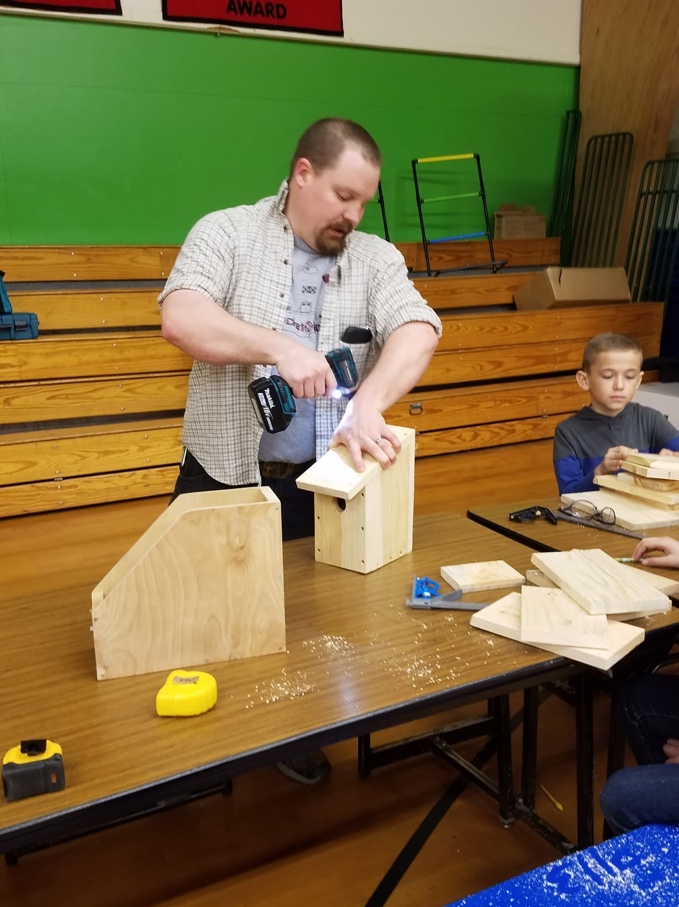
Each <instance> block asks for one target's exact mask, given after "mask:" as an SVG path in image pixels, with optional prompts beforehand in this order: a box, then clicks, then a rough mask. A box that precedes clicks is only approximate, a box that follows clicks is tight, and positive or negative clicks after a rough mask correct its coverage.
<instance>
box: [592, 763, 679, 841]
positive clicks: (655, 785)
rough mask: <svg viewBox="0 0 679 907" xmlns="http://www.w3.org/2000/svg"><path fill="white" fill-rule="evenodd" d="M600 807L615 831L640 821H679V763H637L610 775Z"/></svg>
mask: <svg viewBox="0 0 679 907" xmlns="http://www.w3.org/2000/svg"><path fill="white" fill-rule="evenodd" d="M600 800H601V810H602V812H603V814H604V818H605V819H606V821H607V822H608V825H609V826H610V828H611V830H612V831H613V832H615V834H622V833H623V832H625V831H632V829H634V828H639V826H641V825H650V824H656V823H657V824H659V825H679V765H677V764H676V763H671V764H663V765H634V766H630V767H629V768H622V769H620V771H618V772H615V773H614V774H612V775H611V777H610V778H609V779H608V781H607V782H606V783H605V784H604V787H603V790H602V791H601V798H600Z"/></svg>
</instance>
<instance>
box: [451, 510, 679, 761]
mask: <svg viewBox="0 0 679 907" xmlns="http://www.w3.org/2000/svg"><path fill="white" fill-rule="evenodd" d="M536 504H540V505H542V506H544V507H548V508H550V510H553V511H556V510H558V508H559V507H560V506H561V501H560V500H559V498H551V499H543V500H541V501H536V500H530V501H513V502H511V503H509V504H489V505H486V506H481V507H474V508H472V509H470V510H468V511H467V516H468V517H469V518H470V520H473V521H474V522H475V523H476V524H479V525H481V526H483V527H484V528H487V529H492V530H493V531H495V532H497V533H498V534H500V535H502V536H504V537H505V538H508V539H512V540H513V541H518V542H520V543H522V544H524V545H526V546H527V548H528V549H531V550H535V551H568V550H571V549H573V548H601V549H602V550H603V551H605V552H606V553H607V554H610V555H611V556H612V557H630V556H631V554H632V552H633V551H634V548H635V546H636V544H637V541H636V539H633V538H627V537H625V536H622V535H616V534H614V533H612V532H606V531H605V530H601V529H597V528H596V524H593V525H592V527H589V526H580V525H576V524H574V523H567V522H561V521H560V522H558V523H557V525H556V526H555V525H554V524H553V523H551V522H549V521H548V520H546V519H544V518H541V519H536V520H534V521H531V522H525V523H520V522H517V521H515V520H510V519H509V514H510V513H514V512H515V511H517V510H524V509H526V508H528V507H532V506H534V505H536ZM646 534H647V535H648V536H656V535H657V536H670V537H671V538H676V539H679V527H676V526H675V527H664V528H662V529H654V530H649V531H648V532H647V533H646ZM635 569H638V570H642V571H650V572H652V573H657V574H660V575H662V576H667V577H670V578H672V579H678V578H679V571H677V570H676V569H673V568H669V567H661V568H656V567H643V566H641V565H635ZM671 598H672V600H673V603H674V605H675V607H674V608H672V609H671V610H670V611H669V612H667V613H665V614H656V615H653V616H651V617H645V618H643V619H641V620H639V621H635V623H637V624H638V625H639V626H641V627H643V628H644V631H645V633H646V637H645V639H644V642H643V643H642V645H641V646H638V647H637V648H636V649H635V650H633V651H632V652H631V653H630V654H629V655H628V656H627V657H626V658H624V659H623V660H622V661H621V662H618V664H617V665H615V666H614V668H613V669H612V670H611V671H610V672H609V675H610V677H609V678H604V679H603V680H604V681H605V686H606V687H607V688H608V690H609V692H610V693H611V719H610V732H609V745H608V774H609V775H610V774H612V773H613V772H614V771H616V770H617V769H619V768H622V766H623V764H624V754H625V741H624V737H623V735H622V732H621V730H620V727H619V724H618V722H617V719H616V712H615V709H616V707H615V696H616V693H617V689H618V686H619V684H620V683H622V682H623V681H624V680H625V679H626V678H627V677H628V676H629V674H630V672H631V671H635V672H636V671H640V670H647V669H648V667H649V666H653V665H659V664H661V663H662V662H663V661H671V660H674V656H672V657H669V655H668V653H669V651H670V649H671V648H672V646H673V645H674V643H675V641H676V638H677V632H678V631H679V609H678V608H677V607H676V606H677V605H678V604H679V593H673V594H672V595H671ZM600 680H601V679H600ZM533 747H534V745H533Z"/></svg>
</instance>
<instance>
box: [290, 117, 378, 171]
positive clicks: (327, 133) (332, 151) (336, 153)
mask: <svg viewBox="0 0 679 907" xmlns="http://www.w3.org/2000/svg"><path fill="white" fill-rule="evenodd" d="M347 145H354V146H355V147H356V148H358V150H359V151H360V152H361V154H362V155H363V157H364V158H365V159H366V160H367V161H369V162H370V163H371V164H374V165H375V166H376V167H381V166H382V153H381V152H380V149H379V148H378V146H377V142H376V141H375V139H374V138H373V137H372V136H371V135H370V133H369V132H368V131H367V130H366V129H364V128H363V127H362V126H359V125H358V123H354V122H353V121H352V120H342V119H339V118H337V117H328V118H327V119H324V120H316V122H315V123H312V124H311V126H309V128H308V129H306V130H305V131H304V133H303V134H302V136H301V138H300V140H299V142H298V143H297V148H296V149H295V153H294V154H293V156H292V161H291V162H290V176H292V174H293V171H294V169H295V164H296V163H297V161H298V160H299V159H300V158H303V157H305V158H307V160H308V161H310V162H311V166H312V167H313V168H314V170H317V171H320V170H327V169H328V167H333V166H334V165H335V164H336V163H337V161H338V159H339V158H340V156H341V154H342V152H343V151H344V149H345V148H346V147H347Z"/></svg>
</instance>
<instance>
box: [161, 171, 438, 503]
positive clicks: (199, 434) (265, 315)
mask: <svg viewBox="0 0 679 907" xmlns="http://www.w3.org/2000/svg"><path fill="white" fill-rule="evenodd" d="M286 197H287V182H284V183H283V185H282V186H281V189H280V191H279V193H278V195H277V196H272V197H270V198H265V199H262V200H261V201H259V202H257V203H256V204H254V205H243V206H240V207H237V208H227V209H224V210H223V211H215V212H213V213H212V214H208V215H206V216H205V217H203V218H202V219H201V220H199V221H198V223H197V224H196V225H195V226H194V227H193V229H192V230H191V232H190V233H189V235H188V237H187V238H186V241H185V242H184V245H183V246H182V248H181V250H180V252H179V255H178V257H177V261H176V262H175V265H174V268H173V269H172V272H171V274H170V276H169V278H168V281H167V283H166V285H165V288H164V290H163V292H162V293H161V294H160V296H159V298H158V301H159V303H160V304H161V305H162V302H163V300H164V299H165V297H166V296H167V295H168V293H171V292H172V291H173V290H196V291H197V292H199V293H202V294H203V295H204V296H207V297H209V298H210V299H212V300H213V301H214V302H216V303H217V305H220V306H222V308H224V309H226V310H227V311H228V312H229V313H230V314H231V315H234V316H235V317H236V318H240V319H242V320H243V321H247V322H249V323H250V324H255V325H258V326H260V327H263V328H269V329H273V330H277V329H280V327H281V325H282V323H283V318H284V317H285V313H286V306H287V303H288V299H289V296H290V289H291V285H292V250H293V233H292V229H291V227H290V224H289V223H288V220H287V218H286V217H285V215H284V214H283V207H284V204H285V199H286ZM411 321H425V322H428V323H429V324H431V325H433V327H434V328H435V330H436V331H437V333H438V334H439V335H440V333H441V322H440V319H439V317H438V316H437V315H436V313H435V312H434V311H433V310H432V309H430V308H429V306H428V305H427V303H426V302H425V301H424V299H423V298H422V297H421V296H420V294H419V293H418V292H417V290H416V289H415V287H414V286H413V284H412V282H411V281H410V280H409V279H408V272H407V268H406V265H405V262H404V260H403V256H402V255H401V253H400V252H399V251H398V250H397V249H396V248H395V247H394V246H392V245H391V244H390V243H387V242H385V241H384V240H383V239H380V238H379V237H378V236H372V235H369V234H367V233H357V232H354V233H352V234H351V235H350V236H349V237H348V239H347V245H346V248H345V250H344V251H343V252H342V253H341V254H340V255H339V256H338V257H337V261H336V264H335V267H334V268H333V270H332V272H331V273H330V276H329V280H328V283H327V285H326V287H325V290H324V297H323V317H322V319H321V329H320V333H319V337H318V350H319V352H321V353H327V352H329V351H330V350H332V349H335V348H336V347H337V346H339V345H340V337H341V335H342V333H343V331H344V330H345V329H346V328H347V327H349V326H350V325H357V326H359V327H367V328H369V329H370V330H371V332H372V335H373V340H372V341H371V342H370V343H367V344H347V345H349V346H351V349H352V352H353V354H354V359H355V360H356V365H357V367H358V371H359V376H360V377H361V378H363V377H364V376H365V375H366V374H367V373H368V372H369V371H370V369H371V368H372V366H373V364H374V362H375V359H376V356H377V353H378V351H379V348H381V347H382V346H383V345H384V342H385V340H386V338H387V337H388V336H389V334H391V332H392V331H394V330H395V329H396V328H398V327H400V326H401V325H403V324H407V323H408V322H411ZM270 371H271V369H270V367H267V366H261V365H252V366H245V365H211V364H209V363H206V362H198V361H195V362H194V364H193V367H192V369H191V375H190V378H189V393H188V399H187V403H186V413H185V416H184V430H183V434H182V441H183V443H184V446H185V447H188V449H189V450H190V451H191V453H192V454H193V455H194V456H195V457H196V458H197V459H198V461H199V462H200V463H201V464H202V465H203V467H204V468H205V470H206V471H207V472H208V473H209V475H211V476H212V477H213V478H215V479H217V481H219V482H223V483H224V484H225V485H245V484H251V483H257V482H259V481H260V475H259V466H258V462H257V452H258V449H259V441H260V438H261V436H262V431H263V429H262V427H261V425H260V424H259V422H258V420H257V417H256V415H255V412H254V410H253V408H252V405H251V403H250V399H249V395H248V384H250V382H251V381H253V380H254V379H255V378H259V377H261V376H263V375H266V374H268V373H269V372H270ZM345 408H346V400H344V399H334V398H332V397H321V398H319V399H317V400H316V456H317V457H320V456H322V455H323V454H324V453H325V451H326V450H327V446H328V442H329V441H330V438H331V437H332V434H333V432H334V430H335V428H336V427H337V424H338V423H339V421H340V419H341V418H342V415H343V413H344V410H345Z"/></svg>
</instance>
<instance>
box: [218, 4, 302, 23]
mask: <svg viewBox="0 0 679 907" xmlns="http://www.w3.org/2000/svg"><path fill="white" fill-rule="evenodd" d="M226 11H227V13H234V15H236V16H259V17H260V18H261V19H285V18H286V17H287V15H288V11H287V9H286V7H285V4H284V3H252V0H229V3H228V4H227V7H226Z"/></svg>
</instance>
